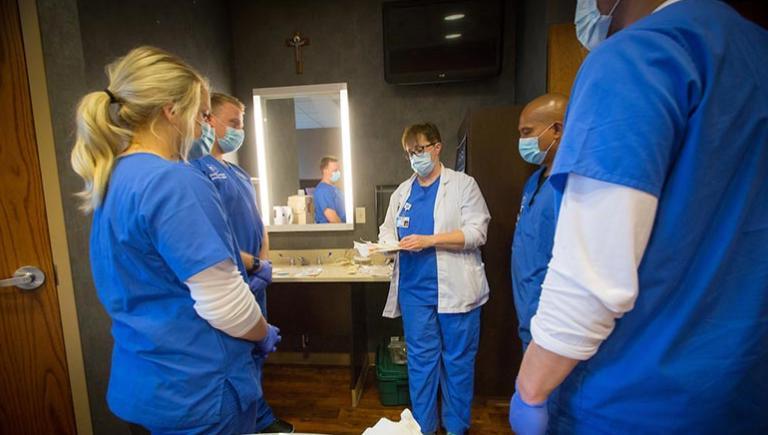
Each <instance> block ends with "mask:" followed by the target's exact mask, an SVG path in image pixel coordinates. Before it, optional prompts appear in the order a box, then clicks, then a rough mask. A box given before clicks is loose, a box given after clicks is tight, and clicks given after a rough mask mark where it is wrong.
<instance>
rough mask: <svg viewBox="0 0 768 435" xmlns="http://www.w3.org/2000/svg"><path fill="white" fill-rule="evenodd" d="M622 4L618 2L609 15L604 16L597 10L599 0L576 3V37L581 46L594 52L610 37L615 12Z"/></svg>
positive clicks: (578, 0) (583, 0) (578, 1)
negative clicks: (609, 32) (609, 30)
mask: <svg viewBox="0 0 768 435" xmlns="http://www.w3.org/2000/svg"><path fill="white" fill-rule="evenodd" d="M619 3H621V0H618V1H617V2H616V4H614V5H613V8H611V11H610V12H608V15H602V14H601V13H600V10H599V9H598V8H597V0H577V2H576V17H575V19H574V23H575V24H576V37H577V38H578V39H579V42H581V45H583V46H584V47H586V48H587V50H589V51H592V50H594V49H595V48H597V46H598V45H600V43H601V42H603V41H605V39H606V38H607V37H608V29H609V28H610V27H611V20H612V19H613V12H614V11H615V10H616V8H617V7H618V6H619Z"/></svg>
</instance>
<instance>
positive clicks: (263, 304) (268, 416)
mask: <svg viewBox="0 0 768 435" xmlns="http://www.w3.org/2000/svg"><path fill="white" fill-rule="evenodd" d="M254 296H256V303H258V304H259V308H261V314H262V315H263V316H264V317H265V318H266V317H267V290H266V289H264V290H261V291H258V292H256V294H255V295H254ZM253 359H254V361H255V362H256V368H257V369H258V372H259V385H261V379H262V373H263V370H264V358H262V357H259V356H255V355H254V357H253ZM256 416H257V420H256V432H261V431H262V430H264V429H266V428H267V426H269V425H270V424H272V422H274V421H275V419H276V417H275V414H274V413H273V412H272V408H270V406H269V404H268V403H267V400H266V399H265V398H264V394H263V392H262V395H261V397H259V398H258V399H257V400H256Z"/></svg>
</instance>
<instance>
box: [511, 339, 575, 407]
mask: <svg viewBox="0 0 768 435" xmlns="http://www.w3.org/2000/svg"><path fill="white" fill-rule="evenodd" d="M578 363H579V361H578V360H575V359H571V358H566V357H564V356H561V355H558V354H556V353H553V352H550V351H548V350H546V349H544V348H542V347H539V346H538V345H537V344H536V342H535V341H532V342H531V344H530V345H529V346H528V349H527V350H526V351H525V355H524V356H523V363H522V365H521V366H520V372H519V373H518V375H517V392H518V393H519V394H520V397H521V398H522V399H523V400H524V401H525V402H526V403H541V402H543V401H545V400H547V397H549V395H550V394H551V393H552V391H553V390H554V389H555V388H557V386H558V385H560V384H561V383H562V382H563V381H564V380H565V378H567V377H568V375H569V374H570V373H571V371H573V369H574V367H576V364H578Z"/></svg>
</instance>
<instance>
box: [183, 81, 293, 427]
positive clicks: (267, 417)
mask: <svg viewBox="0 0 768 435" xmlns="http://www.w3.org/2000/svg"><path fill="white" fill-rule="evenodd" d="M244 112H245V105H244V104H243V103H242V102H241V101H240V100H238V99H237V98H235V97H232V96H230V95H226V94H221V93H213V94H211V116H210V121H209V122H210V124H211V126H212V128H210V129H208V130H209V131H212V132H213V133H212V134H208V135H206V134H203V135H202V136H201V138H200V140H198V141H196V142H195V144H194V146H193V148H192V149H193V152H194V153H195V154H196V155H197V156H199V157H198V158H197V159H195V160H192V161H191V164H192V166H194V167H195V168H197V169H198V170H199V171H200V172H202V173H203V174H204V175H205V176H207V177H208V178H209V179H210V180H211V182H212V183H213V185H214V186H215V187H216V190H218V192H219V195H220V196H221V202H222V204H223V206H224V210H225V212H226V214H227V217H228V218H229V221H230V223H231V226H232V233H233V235H234V236H235V240H236V242H237V245H238V247H239V249H240V257H241V258H242V261H243V265H244V266H245V269H246V272H247V274H248V281H249V287H250V289H251V292H253V294H254V296H255V297H256V302H257V303H258V304H259V307H260V308H261V312H262V313H263V315H264V317H266V316H267V293H266V290H267V286H268V285H269V284H270V283H271V282H272V264H271V263H270V262H269V239H268V237H267V232H266V231H265V230H264V223H263V222H262V220H261V216H260V214H259V209H258V207H257V206H256V191H255V190H254V188H253V185H252V184H251V177H250V175H249V174H248V173H247V172H245V171H244V170H243V169H242V168H241V167H239V166H238V165H236V164H234V163H230V162H227V161H226V160H224V155H225V154H229V153H234V152H236V151H237V150H238V149H240V147H241V146H242V144H243V139H244V137H245V132H244V131H243V115H244ZM206 125H207V124H206ZM209 150H210V154H208V151H209ZM253 356H254V360H255V362H256V365H257V367H258V369H259V370H258V374H259V380H260V379H261V372H262V368H263V365H264V359H265V358H266V355H265V354H263V353H259V352H254V354H253ZM256 412H257V421H256V432H264V433H273V432H285V433H290V432H292V431H293V426H291V425H290V424H289V423H287V422H285V421H283V420H280V419H278V418H276V417H275V415H274V413H273V412H272V409H271V408H270V406H269V405H268V404H267V402H266V400H265V398H264V396H263V394H262V395H261V396H260V397H259V398H258V400H257V409H256Z"/></svg>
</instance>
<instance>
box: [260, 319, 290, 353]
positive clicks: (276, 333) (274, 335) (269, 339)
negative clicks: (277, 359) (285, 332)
mask: <svg viewBox="0 0 768 435" xmlns="http://www.w3.org/2000/svg"><path fill="white" fill-rule="evenodd" d="M282 339H283V337H282V336H281V335H280V328H278V327H277V326H274V325H270V324H267V336H266V337H264V338H263V339H262V340H261V341H257V342H256V348H255V349H254V353H255V354H257V355H261V356H262V357H266V356H267V355H269V354H270V353H272V352H274V351H276V350H277V343H280V340H282Z"/></svg>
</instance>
